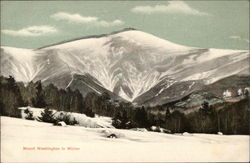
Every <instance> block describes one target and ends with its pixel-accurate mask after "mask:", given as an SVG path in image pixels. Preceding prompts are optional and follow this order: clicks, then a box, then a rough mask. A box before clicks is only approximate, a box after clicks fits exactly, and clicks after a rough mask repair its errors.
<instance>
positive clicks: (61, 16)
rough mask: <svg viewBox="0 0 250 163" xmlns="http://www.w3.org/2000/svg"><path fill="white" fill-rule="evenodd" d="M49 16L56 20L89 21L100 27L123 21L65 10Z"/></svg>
mask: <svg viewBox="0 0 250 163" xmlns="http://www.w3.org/2000/svg"><path fill="white" fill-rule="evenodd" d="M50 17H51V18H53V19H55V20H58V21H59V20H66V21H68V22H72V23H79V24H83V23H85V24H86V23H89V24H90V23H91V24H94V25H96V26H102V27H110V26H117V25H122V24H124V22H123V21H121V20H119V19H117V20H114V21H111V22H109V21H105V20H100V19H99V18H98V17H92V16H82V15H80V14H70V13H66V12H58V13H55V14H53V15H51V16H50Z"/></svg>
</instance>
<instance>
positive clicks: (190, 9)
mask: <svg viewBox="0 0 250 163" xmlns="http://www.w3.org/2000/svg"><path fill="white" fill-rule="evenodd" d="M128 27H131V28H136V29H138V30H141V31H143V32H147V33H150V34H153V35H155V36H157V37H160V38H162V39H165V40H169V41H171V42H174V43H177V44H182V45H187V46H192V47H201V48H220V49H249V1H244V0H239V1H218V0H217V1H198V0H195V1H163V0H161V1H97V0H95V1H1V46H11V47H18V48H28V49H36V48H39V47H42V46H45V45H50V44H53V43H57V42H61V41H66V40H71V39H74V38H79V37H84V36H89V35H99V34H108V33H111V32H113V31H118V30H122V29H124V28H128Z"/></svg>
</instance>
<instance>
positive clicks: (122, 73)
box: [1, 30, 249, 101]
mask: <svg viewBox="0 0 250 163" xmlns="http://www.w3.org/2000/svg"><path fill="white" fill-rule="evenodd" d="M2 51H3V52H2ZM2 53H3V55H4V56H5V58H6V60H10V61H11V62H4V61H3V60H1V68H2V70H3V71H2V72H3V75H5V76H8V75H13V76H15V77H16V79H17V80H20V81H24V82H28V81H30V80H42V82H44V83H50V82H52V83H54V84H55V85H57V86H58V87H60V88H66V87H68V86H70V84H71V83H74V82H72V81H73V76H74V74H78V75H83V76H86V74H90V75H91V76H92V78H90V79H88V82H90V81H89V80H92V82H90V83H92V84H94V85H95V86H97V85H98V86H100V87H104V88H105V89H107V90H109V91H111V92H113V93H115V94H117V95H120V96H121V97H123V98H125V99H127V100H129V101H133V100H134V99H135V98H137V97H138V96H140V95H142V94H145V93H146V92H147V91H149V90H150V89H153V88H154V87H155V86H157V85H158V87H159V83H161V84H163V85H162V86H160V87H162V89H161V88H159V90H160V92H156V93H155V94H157V95H159V94H160V93H162V92H164V89H167V88H169V87H171V85H172V84H174V83H176V82H178V81H189V80H203V79H204V80H205V81H207V82H206V84H209V83H211V82H214V81H217V80H219V79H222V78H224V77H227V76H230V75H235V74H238V73H242V72H246V71H247V70H248V69H249V63H248V60H247V58H249V52H248V51H235V50H220V49H199V48H192V47H186V46H182V45H178V44H175V43H171V42H169V41H166V40H163V39H160V38H157V37H155V36H153V35H151V34H148V33H145V32H141V31H138V30H126V31H122V32H116V33H113V34H109V35H101V36H93V37H88V38H82V39H76V40H72V41H69V42H64V43H61V44H55V45H51V46H47V47H44V48H40V49H37V50H22V49H16V50H13V49H11V48H10V49H9V48H5V47H4V48H1V55H2ZM18 54H21V55H22V56H29V57H27V58H28V59H23V60H22V58H20V59H19V57H20V56H21V55H18ZM25 58H26V57H25ZM6 60H5V61H6ZM84 80H87V79H84ZM86 84H87V83H86V81H85V85H86ZM166 85H167V86H166ZM87 87H88V88H89V89H90V88H91V89H92V90H95V88H93V85H91V86H90V85H88V86H87ZM163 88H164V89H163Z"/></svg>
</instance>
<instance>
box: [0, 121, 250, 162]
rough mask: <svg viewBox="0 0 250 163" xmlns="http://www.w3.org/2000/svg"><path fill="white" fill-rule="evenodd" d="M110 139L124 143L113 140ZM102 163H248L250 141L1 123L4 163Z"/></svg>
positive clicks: (17, 122)
mask: <svg viewBox="0 0 250 163" xmlns="http://www.w3.org/2000/svg"><path fill="white" fill-rule="evenodd" d="M109 133H114V134H116V135H118V136H119V138H117V139H110V138H107V137H106V136H107V135H108V134H109ZM68 147H71V148H68ZM98 161H102V162H109V161H112V162H116V161H117V162H118V161H119V162H131V161H133V162H135V161H140V162H149V161H150V162H169V161H170V162H174V161H178V162H180V161H182V162H184V161H185V162H186V161H191V162H194V161H199V162H200V161H206V162H209V161H220V162H221V161H223V162H230V161H232V162H236V161H244V162H248V161H249V136H239V135H237V136H226V135H209V134H185V135H178V134H176V135H171V134H164V133H155V132H140V131H131V130H118V129H112V128H110V129H105V128H85V127H80V126H67V127H60V126H53V125H52V124H49V123H41V122H37V121H29V120H23V119H16V118H10V117H1V162H26V163H27V162H98Z"/></svg>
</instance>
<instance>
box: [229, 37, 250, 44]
mask: <svg viewBox="0 0 250 163" xmlns="http://www.w3.org/2000/svg"><path fill="white" fill-rule="evenodd" d="M229 38H231V39H235V40H239V41H246V42H248V43H249V39H247V38H244V37H241V36H230V37H229Z"/></svg>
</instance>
